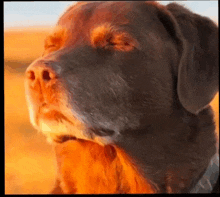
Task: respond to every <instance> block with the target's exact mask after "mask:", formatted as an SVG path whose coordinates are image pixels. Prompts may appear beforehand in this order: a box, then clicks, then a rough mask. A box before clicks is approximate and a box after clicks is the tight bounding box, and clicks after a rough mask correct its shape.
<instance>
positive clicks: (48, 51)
mask: <svg viewBox="0 0 220 197" xmlns="http://www.w3.org/2000/svg"><path fill="white" fill-rule="evenodd" d="M217 40H218V28H217V26H216V25H215V24H214V23H213V22H212V21H211V20H209V19H207V18H204V17H201V16H199V15H196V14H194V13H192V12H190V11H189V10H187V9H185V8H184V7H183V6H180V5H178V4H175V3H172V4H169V5H167V6H162V5H159V4H158V3H155V2H150V1H149V2H89V3H77V4H76V5H74V6H71V7H70V8H69V9H68V10H67V11H66V12H65V13H64V14H63V15H62V16H61V18H60V19H59V21H58V23H57V26H56V28H55V29H54V31H53V32H52V33H51V35H49V36H48V37H47V39H46V40H45V50H44V53H43V55H42V57H40V58H39V59H37V60H35V61H34V62H33V63H32V64H31V65H30V66H29V67H28V69H27V71H26V83H25V85H26V95H27V101H28V107H29V112H30V119H31V122H32V124H33V125H34V126H35V128H37V129H38V130H41V131H42V132H43V133H45V134H46V135H47V137H48V139H49V140H51V141H55V142H65V141H66V140H69V139H74V140H75V145H76V146H75V147H81V148H82V149H83V148H84V145H85V144H84V143H83V142H86V143H87V145H88V147H90V145H91V144H93V145H94V146H93V150H95V149H96V147H101V146H99V145H97V143H98V144H101V145H109V144H111V145H114V147H116V150H117V151H116V152H117V154H119V155H120V150H121V149H122V150H123V151H124V152H125V153H126V155H129V156H131V157H132V158H133V159H134V160H136V161H137V162H136V163H138V164H139V166H141V169H142V170H143V172H144V176H145V179H150V180H151V181H152V182H154V183H155V184H156V185H157V186H158V187H159V189H158V191H160V192H165V191H166V192H173V191H177V192H179V191H186V190H184V189H186V188H187V187H189V184H190V181H188V179H189V180H191V179H192V178H194V177H197V178H198V176H200V173H201V172H202V171H203V170H204V168H205V167H206V166H207V162H209V159H210V157H211V156H212V154H213V152H214V149H215V148H214V140H213V139H214V137H213V136H214V134H213V133H214V132H213V130H214V126H213V122H212V116H211V113H210V111H209V109H207V105H208V104H209V102H210V101H211V100H212V98H213V97H214V95H215V94H216V92H217V91H218V70H219V66H218V42H217ZM200 130H202V131H206V130H207V131H208V130H209V138H207V136H206V135H204V133H205V132H203V133H202V132H201V133H200ZM76 139H78V140H76ZM82 139H83V140H82ZM88 141H92V142H88ZM81 142H82V143H81ZM93 142H96V143H93ZM62 144H63V143H62ZM204 144H205V145H204ZM111 145H110V147H112V146H111ZM65 146H66V145H65V143H64V150H66V147H65ZM70 147H71V145H70ZM88 147H87V148H88ZM104 147H109V146H104ZM118 147H119V149H120V150H118ZM102 148H103V147H102ZM102 148H100V150H101V151H104V149H102ZM85 150H86V151H88V150H90V148H89V149H86V148H85ZM97 150H98V148H97ZM110 150H111V149H110ZM112 150H113V149H112ZM74 151H75V152H74ZM86 151H85V152H86ZM64 152H65V153H64ZM64 152H62V154H68V152H70V155H69V156H68V155H67V156H66V155H65V156H64V157H63V156H62V154H60V155H61V156H60V157H61V158H62V157H63V158H64V159H66V158H69V161H70V162H71V163H73V162H72V157H73V156H72V154H75V155H77V154H78V152H77V150H76V149H75V148H73V149H72V150H71V151H64ZM71 152H74V153H72V154H71ZM110 152H111V151H110ZM113 152H114V151H113ZM102 153H103V152H102ZM179 153H181V154H179ZM79 154H80V155H81V153H79ZM91 154H92V151H91ZM94 155H95V153H94ZM94 155H93V156H94ZM98 155H102V154H98ZM110 155H111V154H110ZM113 155H114V154H113ZM198 155H202V156H198ZM198 157H199V159H197V160H196V161H195V160H193V158H198ZM90 158H92V157H90ZM94 158H96V156H94ZM115 158H116V159H115V160H114V161H116V162H115V163H117V161H118V162H119V163H120V165H119V166H123V167H122V169H124V168H125V169H128V168H127V167H125V166H130V167H131V168H132V169H133V167H132V166H133V164H131V163H129V162H128V165H127V163H126V162H121V161H122V160H120V157H119V156H118V157H115ZM84 159H87V157H86V156H85V157H84ZM61 160H62V159H61ZM119 160H120V161H119ZM128 160H129V159H128ZM128 160H127V161H128ZM191 160H193V162H191ZM89 161H90V160H89ZM95 161H96V159H94V162H95ZM100 161H101V162H102V158H101V159H100ZM185 161H187V162H185ZM184 162H185V163H184ZM190 162H191V163H190ZM64 163H65V162H64ZM85 163H89V162H84V160H83V165H84V164H85ZM90 163H92V162H91V161H90ZM108 164H109V166H108ZM191 164H193V165H194V164H195V166H196V165H200V168H199V169H198V170H195V166H193V165H191ZM105 165H106V166H108V167H109V169H112V172H113V171H114V173H116V172H117V173H118V167H117V165H115V166H116V167H115V168H114V167H112V166H114V165H111V166H110V163H108V162H107V164H106V163H105ZM105 165H103V166H104V169H105V168H108V167H106V166H105ZM70 166H71V165H70ZM78 166H79V165H78ZM90 167H91V166H90ZM85 168H86V167H85ZM94 168H95V169H97V167H94ZM88 169H90V168H88ZM83 170H85V169H83ZM149 170H150V172H149ZM69 171H72V168H71V167H70V170H69ZM128 171H129V170H127V171H125V172H122V173H121V174H123V173H125V174H126V173H128ZM65 172H67V176H68V177H71V176H72V175H73V176H74V174H71V176H70V175H69V174H70V173H69V172H68V171H65ZM186 172H187V173H186ZM191 172H194V173H191ZM97 173H99V172H97ZM114 173H113V174H114ZM135 173H136V172H135V171H132V176H130V175H129V176H128V177H130V178H126V176H124V177H125V178H124V179H123V178H119V179H120V181H121V182H123V180H126V182H127V181H128V179H130V180H132V181H133V182H132V183H131V184H130V185H132V186H134V185H137V187H139V185H142V187H143V188H146V187H145V186H143V185H144V184H142V183H143V182H142V180H143V179H142V178H140V179H139V181H138V183H137V178H136V177H141V176H139V175H138V176H136V175H135ZM119 174H120V173H119ZM101 176H102V175H101ZM120 176H122V175H120ZM80 177H81V176H79V177H78V178H76V179H75V178H72V179H73V180H71V181H72V182H73V185H74V184H75V183H76V182H77V183H79V182H80V181H81V178H80ZM97 177H99V176H98V175H97ZM116 177H117V176H116ZM132 177H133V179H132ZM84 179H85V180H87V179H88V176H87V175H86V174H85V176H84ZM76 180H77V181H76ZM94 180H96V179H94ZM103 180H104V181H103V182H105V181H106V179H105V178H104V179H103ZM112 180H116V181H115V182H117V181H118V179H112ZM71 181H70V182H71ZM120 181H119V182H120ZM165 181H167V182H166V183H165ZM67 182H68V181H67ZM91 182H92V181H89V180H88V183H89V184H91ZM117 183H118V182H117ZM109 184H110V183H109ZM104 185H105V184H104ZM121 185H123V184H121ZM121 185H120V187H121ZM128 185H129V184H128ZM132 186H131V187H132ZM85 187H87V184H85ZM126 187H127V186H126ZM69 188H72V185H71V186H70V187H69ZM91 188H92V187H91ZM107 188H109V187H107ZM128 188H129V187H128ZM92 189H93V188H92ZM107 190H108V189H107ZM116 190H117V189H116ZM116 190H114V191H115V192H116V193H117V192H118V193H120V192H121V190H120V188H119V189H118V190H117V191H116ZM92 191H93V190H92ZM109 191H110V190H109ZM123 191H124V190H123ZM126 191H127V190H126ZM129 191H130V192H131V190H128V193H129ZM137 191H139V192H140V190H138V189H136V190H134V192H137ZM87 192H88V190H87ZM100 192H102V191H101V190H100ZM142 192H143V191H142ZM144 192H146V190H144Z"/></svg>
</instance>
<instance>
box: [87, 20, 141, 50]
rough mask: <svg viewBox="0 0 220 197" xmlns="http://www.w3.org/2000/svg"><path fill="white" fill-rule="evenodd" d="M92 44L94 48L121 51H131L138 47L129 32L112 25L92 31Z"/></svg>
mask: <svg viewBox="0 0 220 197" xmlns="http://www.w3.org/2000/svg"><path fill="white" fill-rule="evenodd" d="M90 39H91V44H92V46H93V47H97V48H105V49H110V48H113V49H114V50H119V51H131V50H133V49H134V48H135V47H136V48H137V47H138V43H137V41H136V40H135V39H133V38H132V37H131V36H130V35H129V34H128V33H127V32H125V31H120V30H118V29H117V28H116V27H114V26H111V25H110V24H108V23H107V24H103V25H99V26H98V27H95V28H94V29H93V30H92V31H91V38H90Z"/></svg>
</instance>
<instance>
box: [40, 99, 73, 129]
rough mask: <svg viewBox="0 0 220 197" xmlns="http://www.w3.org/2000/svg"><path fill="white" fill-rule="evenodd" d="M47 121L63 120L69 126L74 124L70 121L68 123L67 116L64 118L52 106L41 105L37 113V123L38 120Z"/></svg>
mask: <svg viewBox="0 0 220 197" xmlns="http://www.w3.org/2000/svg"><path fill="white" fill-rule="evenodd" d="M40 118H41V119H47V120H52V121H53V120H57V119H63V120H65V121H67V122H69V123H70V124H73V125H74V123H73V122H72V121H70V119H69V118H67V116H65V115H64V114H63V113H61V112H60V110H59V109H58V108H56V107H54V106H51V105H49V104H47V103H43V104H42V105H41V106H40V107H39V110H38V113H37V119H38V121H39V119H40Z"/></svg>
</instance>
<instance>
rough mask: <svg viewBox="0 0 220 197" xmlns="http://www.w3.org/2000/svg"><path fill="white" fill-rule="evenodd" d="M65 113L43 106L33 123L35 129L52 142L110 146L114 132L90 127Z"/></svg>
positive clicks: (46, 105)
mask: <svg viewBox="0 0 220 197" xmlns="http://www.w3.org/2000/svg"><path fill="white" fill-rule="evenodd" d="M63 111H64V113H63ZM65 112H66V111H65V110H63V109H62V110H60V109H59V108H55V107H53V106H50V105H48V104H45V103H44V104H42V105H41V106H40V107H39V109H38V111H37V113H36V117H35V120H34V121H33V122H34V125H35V128H37V129H38V130H40V131H41V132H42V133H44V134H45V135H46V136H47V139H48V141H50V142H52V141H54V142H58V143H63V142H66V141H69V140H87V141H88V140H89V141H93V142H97V143H98V144H101V145H105V144H109V142H110V139H111V137H110V136H112V135H113V134H114V131H112V130H103V129H96V128H91V127H88V126H87V125H85V123H83V122H82V121H80V120H79V119H78V118H76V116H74V115H73V114H70V113H68V112H66V113H65Z"/></svg>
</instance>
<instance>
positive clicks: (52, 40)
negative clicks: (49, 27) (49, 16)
mask: <svg viewBox="0 0 220 197" xmlns="http://www.w3.org/2000/svg"><path fill="white" fill-rule="evenodd" d="M66 39H67V30H66V29H65V28H63V27H60V26H56V27H55V28H54V30H53V32H52V33H51V34H50V35H49V36H47V38H46V39H45V43H44V49H45V51H44V55H46V54H48V53H51V52H53V51H57V50H59V49H60V48H61V47H62V46H64V44H65V41H66Z"/></svg>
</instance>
